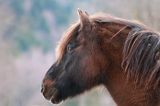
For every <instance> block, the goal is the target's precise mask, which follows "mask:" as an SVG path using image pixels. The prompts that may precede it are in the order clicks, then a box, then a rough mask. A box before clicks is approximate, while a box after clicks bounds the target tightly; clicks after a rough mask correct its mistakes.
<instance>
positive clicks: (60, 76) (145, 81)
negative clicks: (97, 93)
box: [41, 10, 160, 106]
mask: <svg viewBox="0 0 160 106" xmlns="http://www.w3.org/2000/svg"><path fill="white" fill-rule="evenodd" d="M78 15H79V21H77V22H76V23H75V24H73V25H72V26H71V27H70V28H69V29H68V30H67V31H66V32H65V34H64V36H63V37H62V39H61V40H60V42H59V44H58V45H57V49H56V61H55V63H54V64H53V65H52V66H51V67H50V69H49V70H48V71H47V72H46V74H45V76H44V78H43V81H42V90H41V92H42V93H43V95H44V97H45V98H46V99H47V100H50V101H51V102H52V103H53V104H58V103H60V102H61V101H64V100H66V99H67V98H73V97H75V96H77V95H80V94H82V93H84V92H86V91H89V90H90V89H92V88H94V87H97V86H99V85H103V86H105V88H106V89H107V90H108V91H109V93H110V94H111V97H112V98H113V100H114V101H115V103H116V104H117V105H118V106H160V34H159V33H158V32H156V31H154V30H152V29H150V28H148V27H147V26H146V25H143V24H141V23H139V22H136V21H131V20H126V19H121V18H118V17H115V16H112V15H105V14H96V15H89V14H88V13H87V12H85V11H81V10H78Z"/></svg>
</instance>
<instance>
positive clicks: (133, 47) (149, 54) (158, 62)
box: [122, 29, 160, 87]
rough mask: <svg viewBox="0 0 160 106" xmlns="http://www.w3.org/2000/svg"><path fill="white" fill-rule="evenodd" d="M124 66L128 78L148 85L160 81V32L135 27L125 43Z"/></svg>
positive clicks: (155, 84)
mask: <svg viewBox="0 0 160 106" xmlns="http://www.w3.org/2000/svg"><path fill="white" fill-rule="evenodd" d="M122 67H123V68H124V70H125V72H126V73H127V76H128V78H130V77H132V78H134V79H135V82H136V83H139V84H140V85H142V84H145V86H146V87H148V86H149V85H153V86H154V87H156V86H158V84H159V82H160V34H159V33H156V32H153V31H151V30H147V29H146V30H141V29H134V30H132V31H131V32H130V33H129V34H128V37H127V39H126V41H125V44H124V49H123V62H122Z"/></svg>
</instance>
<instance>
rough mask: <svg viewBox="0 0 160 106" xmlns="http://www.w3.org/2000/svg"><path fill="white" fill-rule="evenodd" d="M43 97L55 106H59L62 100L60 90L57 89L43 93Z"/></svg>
mask: <svg viewBox="0 0 160 106" xmlns="http://www.w3.org/2000/svg"><path fill="white" fill-rule="evenodd" d="M42 93H43V96H44V97H45V98H46V99H47V100H50V101H51V102H52V103H53V104H59V103H60V102H61V101H62V99H61V97H60V93H59V91H58V89H56V88H50V89H49V90H48V91H45V90H44V91H42Z"/></svg>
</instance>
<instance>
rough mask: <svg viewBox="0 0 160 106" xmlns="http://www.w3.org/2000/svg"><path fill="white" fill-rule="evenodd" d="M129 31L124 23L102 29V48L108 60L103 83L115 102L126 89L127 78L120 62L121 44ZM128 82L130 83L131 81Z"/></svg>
mask: <svg viewBox="0 0 160 106" xmlns="http://www.w3.org/2000/svg"><path fill="white" fill-rule="evenodd" d="M130 31H131V28H129V27H127V26H126V25H108V26H106V29H105V31H104V32H105V33H103V35H104V44H103V45H104V47H103V48H104V52H105V53H106V57H107V58H109V62H110V66H109V68H108V69H106V71H105V72H106V75H105V76H106V77H105V78H106V79H105V82H104V83H105V86H106V88H107V89H108V90H109V92H110V94H111V95H112V97H113V98H114V99H115V101H116V102H118V101H119V97H120V98H121V96H122V94H124V92H125V91H126V90H125V87H126V86H125V85H126V83H125V82H126V81H125V80H126V79H127V78H126V76H125V75H124V73H123V71H122V68H121V62H122V57H123V54H122V53H123V46H124V43H125V40H126V38H127V36H128V33H129V32H130ZM130 84H131V85H132V83H130ZM130 87H131V86H130ZM131 89H132V88H131ZM128 90H129V88H128ZM126 92H127V91H126ZM128 92H129V91H128ZM118 95H120V96H118ZM123 96H124V95H123Z"/></svg>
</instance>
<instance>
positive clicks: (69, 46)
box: [67, 44, 74, 52]
mask: <svg viewBox="0 0 160 106" xmlns="http://www.w3.org/2000/svg"><path fill="white" fill-rule="evenodd" d="M73 47H74V46H73V44H68V45H67V52H71V51H72V49H73Z"/></svg>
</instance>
